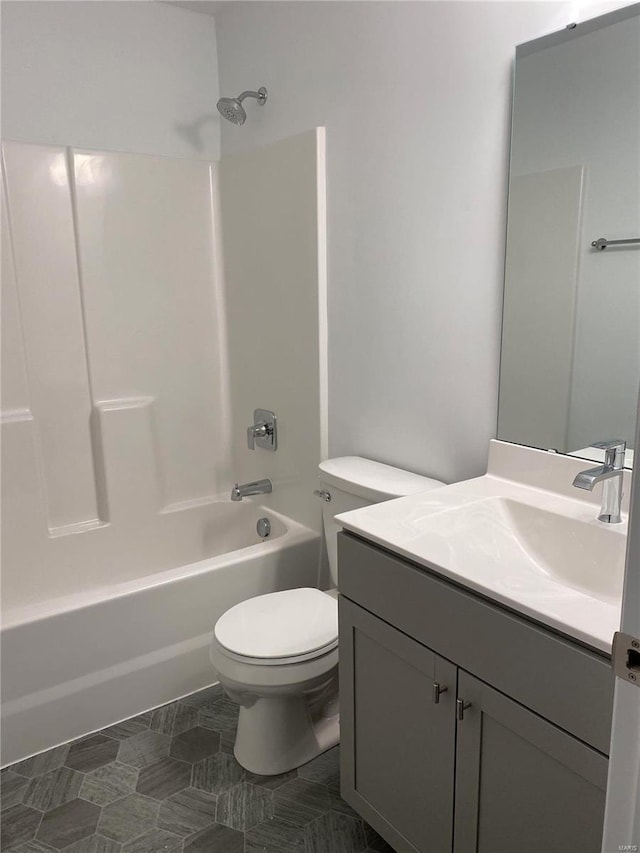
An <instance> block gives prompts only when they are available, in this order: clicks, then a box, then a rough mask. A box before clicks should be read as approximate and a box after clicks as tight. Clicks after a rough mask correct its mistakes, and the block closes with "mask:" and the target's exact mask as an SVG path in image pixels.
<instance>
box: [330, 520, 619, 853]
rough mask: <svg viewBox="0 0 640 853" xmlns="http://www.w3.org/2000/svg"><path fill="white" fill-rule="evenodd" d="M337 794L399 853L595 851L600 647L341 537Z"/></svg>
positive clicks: (602, 725) (602, 737)
mask: <svg viewBox="0 0 640 853" xmlns="http://www.w3.org/2000/svg"><path fill="white" fill-rule="evenodd" d="M339 560H340V586H341V597H340V701H341V741H342V748H341V754H342V762H343V763H342V795H343V797H344V798H345V799H346V800H347V802H349V803H350V804H351V805H352V806H353V807H354V808H355V809H356V810H357V811H358V812H359V813H360V814H361V815H362V816H363V817H364V818H365V819H366V820H367V821H368V822H369V823H370V824H371V825H372V826H373V827H374V828H375V829H376V830H377V831H378V832H379V833H380V834H381V835H382V836H383V837H384V838H385V839H386V840H387V841H388V842H389V843H390V844H391V845H392V846H393V847H394V849H395V850H397V851H398V852H399V853H408V851H412V852H413V851H420V853H445V851H450V850H453V851H455V853H471V851H483V853H513V851H514V850H518V851H525V853H541V851H544V852H545V853H553V851H556V850H557V851H576V853H577V851H581V853H587V851H594V853H596V851H599V850H600V839H601V835H602V822H603V815H604V802H605V789H606V781H607V752H608V746H609V731H610V726H611V713H612V701H613V673H612V671H611V667H610V662H609V661H608V660H607V657H606V655H600V654H597V653H596V652H593V651H590V650H588V649H586V648H585V647H583V646H581V645H579V644H577V643H572V642H571V641H569V640H568V639H566V638H563V637H561V636H560V635H558V634H555V633H553V632H550V631H547V630H545V629H544V628H543V627H541V626H540V625H536V624H534V623H533V622H531V621H529V620H527V619H524V618H521V617H520V616H518V615H517V614H515V613H513V612H511V611H509V610H507V609H506V608H502V607H500V606H497V605H495V604H493V603H491V602H489V601H487V600H486V599H483V598H481V597H480V596H477V595H474V594H472V593H470V592H469V591H467V590H465V589H463V588H461V587H460V586H457V585H455V584H452V583H449V582H447V581H446V580H444V579H443V578H441V577H438V576H437V575H436V574H434V573H432V572H429V571H428V570H426V569H425V568H424V567H421V566H417V565H414V564H412V563H410V562H408V561H406V560H403V559H399V558H398V557H396V556H394V555H393V554H391V553H389V552H387V551H384V550H382V549H381V548H378V547H376V546H374V545H372V544H370V543H368V542H366V541H364V540H362V539H359V538H357V537H355V536H352V535H350V534H347V533H342V534H341V535H340V542H339Z"/></svg>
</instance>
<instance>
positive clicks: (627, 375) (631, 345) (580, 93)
mask: <svg viewBox="0 0 640 853" xmlns="http://www.w3.org/2000/svg"><path fill="white" fill-rule="evenodd" d="M639 45H640V5H638V4H636V5H635V6H631V7H626V8H624V9H620V10H618V11H616V12H612V13H611V14H608V15H604V16H602V17H600V18H596V19H593V20H591V21H586V22H585V23H584V24H580V25H578V26H576V27H575V28H573V29H567V30H564V31H562V32H560V33H554V34H553V35H550V36H546V37H544V38H541V39H537V40H536V41H533V42H529V43H527V44H524V45H521V46H519V47H518V48H517V51H516V68H515V84H514V104H513V124H512V140H511V168H510V176H509V208H508V225H507V252H506V264H505V295H504V311H503V331H502V358H501V366H500V398H499V409H498V438H499V439H502V440H504V441H511V442H515V443H517V444H526V445H529V446H531V447H540V448H544V449H552V448H553V449H555V450H557V451H558V452H561V453H571V454H573V455H576V456H581V457H584V458H588V459H594V460H597V461H602V460H603V458H604V456H603V451H601V450H597V449H596V448H593V447H591V446H590V445H592V444H593V443H594V442H597V441H602V440H604V439H611V438H622V439H625V440H626V441H627V445H629V444H630V443H631V442H632V441H633V437H634V435H635V421H636V405H637V399H638V385H639V383H640V202H639V199H640V73H639V64H640V55H639ZM599 238H606V239H607V240H610V241H621V240H624V241H625V242H613V243H612V244H609V245H607V246H606V248H604V249H602V248H599V247H600V246H601V245H602V244H601V243H597V245H596V246H594V245H593V243H594V242H595V241H598V240H599ZM632 458H633V451H632V450H631V451H629V452H628V453H627V458H626V463H625V464H626V466H627V467H630V465H631V462H632Z"/></svg>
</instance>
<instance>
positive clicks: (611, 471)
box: [573, 438, 627, 524]
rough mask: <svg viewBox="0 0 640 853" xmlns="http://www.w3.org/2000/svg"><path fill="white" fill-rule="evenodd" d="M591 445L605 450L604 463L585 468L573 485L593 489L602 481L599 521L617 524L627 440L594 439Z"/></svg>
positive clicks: (620, 517)
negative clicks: (595, 466)
mask: <svg viewBox="0 0 640 853" xmlns="http://www.w3.org/2000/svg"><path fill="white" fill-rule="evenodd" d="M591 446H592V447H597V448H598V449H599V450H604V451H605V456H604V465H598V467H597V468H587V470H586V471H581V472H580V473H579V474H578V475H577V476H576V477H575V479H574V481H573V485H574V486H576V488H578V489H588V490H589V491H593V487H594V486H595V485H597V484H598V483H602V482H604V485H603V488H602V506H601V507H600V515H599V516H598V520H599V521H605V522H607V524H617V523H618V522H620V521H622V516H621V515H620V506H621V504H622V478H623V476H624V452H625V450H626V449H627V442H626V441H623V440H622V439H621V438H613V439H611V440H610V441H596V442H594V443H593V444H592V445H591Z"/></svg>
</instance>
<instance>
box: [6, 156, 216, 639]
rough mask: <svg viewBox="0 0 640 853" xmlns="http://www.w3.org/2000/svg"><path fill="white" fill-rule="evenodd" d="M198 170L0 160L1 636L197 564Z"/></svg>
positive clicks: (201, 460) (206, 445)
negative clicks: (2, 238)
mask: <svg viewBox="0 0 640 853" xmlns="http://www.w3.org/2000/svg"><path fill="white" fill-rule="evenodd" d="M212 170H213V166H212V165H211V164H208V163H198V162H192V161H188V160H178V159H174V158H160V157H148V156H141V155H130V154H113V153H107V152H88V151H78V150H75V149H69V150H67V149H64V148H54V147H50V146H39V145H26V144H23V143H14V142H6V143H4V145H3V171H4V178H5V182H6V183H5V186H6V191H7V193H6V200H7V216H6V218H5V220H4V223H3V224H4V227H5V229H6V230H7V231H8V235H7V238H6V240H7V243H8V245H9V246H10V250H11V249H12V253H11V251H10V253H9V256H8V258H7V259H6V262H7V265H8V268H9V269H10V270H12V271H14V272H15V275H14V276H11V277H10V278H9V281H8V282H7V283H6V287H7V289H8V290H9V293H10V297H11V304H15V305H18V306H19V310H18V311H16V312H15V313H14V314H13V315H12V317H11V320H10V322H11V321H12V323H13V327H12V328H11V330H10V331H11V333H12V336H11V338H10V342H11V343H14V345H15V349H14V350H13V351H11V350H8V349H6V348H5V351H4V358H3V363H4V369H5V376H6V377H7V379H8V382H9V388H10V391H11V396H10V397H7V395H6V393H5V394H4V395H3V405H2V408H3V421H4V422H3V425H2V429H3V447H2V451H3V461H4V462H7V463H8V466H7V468H6V469H5V470H4V472H3V478H2V497H3V517H4V521H5V536H4V538H3V555H2V556H3V607H4V610H5V618H7V617H8V619H9V621H10V622H12V621H14V614H13V613H12V612H11V611H14V610H15V609H16V608H25V607H26V608H29V607H32V606H34V605H37V604H40V603H41V602H42V601H43V600H47V599H50V598H53V597H55V598H58V597H64V596H68V595H76V594H79V593H80V594H81V593H84V592H86V591H87V590H90V589H96V588H105V587H108V586H109V585H110V584H113V583H119V582H125V581H129V580H131V579H133V578H135V577H139V576H141V575H144V574H146V573H148V572H149V571H153V572H156V571H162V570H163V569H171V568H175V567H176V566H178V565H185V564H187V563H191V562H194V561H195V560H197V559H201V558H203V557H206V556H208V555H209V554H208V553H207V550H206V549H207V544H206V532H205V531H206V524H207V511H206V509H205V508H206V506H207V505H209V509H210V508H211V505H213V504H215V502H216V501H218V500H221V499H222V498H223V496H225V497H226V492H227V486H228V483H229V480H230V479H231V476H232V475H231V470H230V468H231V465H230V459H229V451H228V448H229V432H230V429H231V423H230V419H229V414H228V405H227V402H226V400H227V396H228V392H227V388H226V382H227V377H226V354H225V351H224V343H225V342H224V335H225V329H224V323H225V318H224V305H223V297H222V293H221V286H222V283H221V276H220V275H219V273H218V270H217V268H216V263H215V252H216V251H217V250H218V248H217V243H218V241H219V227H218V225H217V223H216V222H215V221H214V218H213V197H212ZM34 235H37V239H35V240H34ZM25 366H26V369H25ZM205 388H206V389H208V393H206V394H205V393H204V390H203V389H205ZM71 534H76V535H71ZM209 553H211V552H209ZM16 618H17V620H18V621H22V620H21V618H20V616H17V617H16Z"/></svg>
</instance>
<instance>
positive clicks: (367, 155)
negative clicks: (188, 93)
mask: <svg viewBox="0 0 640 853" xmlns="http://www.w3.org/2000/svg"><path fill="white" fill-rule="evenodd" d="M571 8H572V5H571V4H569V3H555V2H549V3H526V2H525V3H520V2H497V3H490V2H489V3H485V2H470V3H463V2H434V3H431V2H428V3H413V2H411V3H405V2H380V3H368V2H361V3H345V2H330V3H329V2H327V3H323V2H284V3H280V2H268V1H266V2H260V3H245V2H232V3H226V4H222V6H221V8H220V9H219V10H218V11H217V14H216V24H217V32H218V54H219V59H220V83H221V93H222V94H224V95H234V94H236V93H237V92H239V91H241V90H242V89H245V88H254V87H258V86H261V85H265V86H267V88H268V90H269V100H268V102H267V104H266V105H265V106H264V107H257V106H256V105H255V104H248V106H247V109H248V113H249V118H248V121H247V123H246V124H245V125H244V126H243V127H234V126H232V125H230V124H227V123H224V124H223V127H222V151H223V155H227V154H230V153H234V152H238V151H242V150H247V149H250V148H253V147H255V146H257V145H262V144H264V143H267V142H270V141H272V140H276V139H281V138H283V137H285V136H287V135H289V134H292V133H296V132H299V131H302V130H307V129H309V128H311V127H314V126H316V125H325V126H326V128H327V169H328V247H329V248H328V251H329V258H328V265H329V266H328V273H329V443H330V446H329V452H330V454H331V455H339V454H344V453H360V454H363V455H365V456H370V457H372V458H374V459H378V460H381V461H384V462H388V463H391V464H395V465H399V466H402V467H406V468H409V469H413V470H416V471H419V472H423V473H428V474H431V475H432V476H435V477H439V478H441V479H444V480H447V481H451V480H457V479H461V478H464V477H469V476H472V475H474V474H477V473H479V472H481V471H483V470H484V467H485V464H486V457H487V447H488V440H489V438H491V437H492V436H494V435H495V429H496V396H497V383H498V354H499V332H500V309H501V301H502V276H503V261H504V229H505V209H506V181H507V152H508V137H509V112H510V94H511V62H512V58H513V55H514V47H515V45H516V44H517V43H519V42H523V41H527V40H529V39H532V38H535V37H537V36H540V35H543V34H545V33H547V32H550V31H552V30H555V29H559V28H561V27H563V26H564V25H565V24H566V23H567V22H568V21H569V20H571V17H570V15H569V12H568V11H567V10H571ZM202 17H204V16H202Z"/></svg>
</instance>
